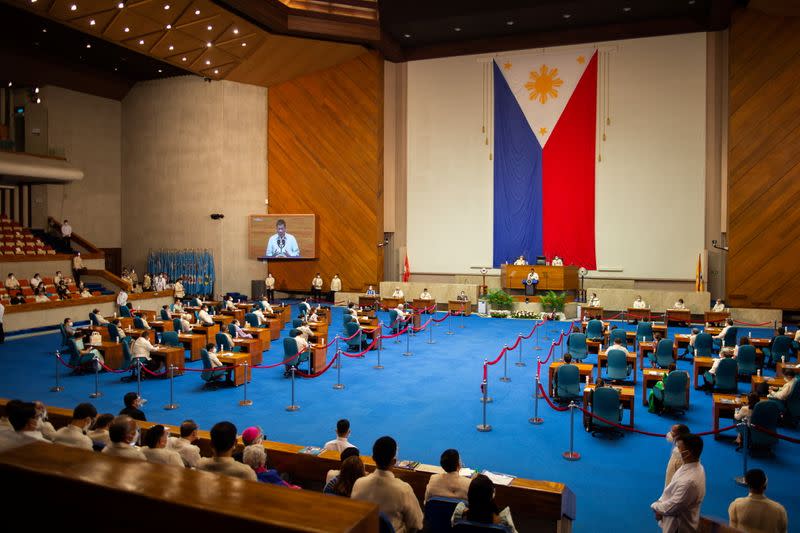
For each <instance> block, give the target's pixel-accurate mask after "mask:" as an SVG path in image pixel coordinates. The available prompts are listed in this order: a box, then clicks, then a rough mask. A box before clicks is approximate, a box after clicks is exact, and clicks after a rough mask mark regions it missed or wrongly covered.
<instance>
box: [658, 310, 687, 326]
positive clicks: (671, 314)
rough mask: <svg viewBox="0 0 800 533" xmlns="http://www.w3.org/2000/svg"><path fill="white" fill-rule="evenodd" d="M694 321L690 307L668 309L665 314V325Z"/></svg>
mask: <svg viewBox="0 0 800 533" xmlns="http://www.w3.org/2000/svg"><path fill="white" fill-rule="evenodd" d="M673 322H677V323H686V324H691V323H692V312H691V311H689V310H688V309H667V311H666V313H665V314H664V325H667V326H669V325H670V324H671V323H673Z"/></svg>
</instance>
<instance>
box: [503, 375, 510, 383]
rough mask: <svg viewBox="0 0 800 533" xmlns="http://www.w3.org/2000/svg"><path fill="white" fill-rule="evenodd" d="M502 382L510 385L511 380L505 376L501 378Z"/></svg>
mask: <svg viewBox="0 0 800 533" xmlns="http://www.w3.org/2000/svg"><path fill="white" fill-rule="evenodd" d="M500 381H502V382H503V383H508V382H510V381H511V378H510V377H508V376H503V377H502V378H500Z"/></svg>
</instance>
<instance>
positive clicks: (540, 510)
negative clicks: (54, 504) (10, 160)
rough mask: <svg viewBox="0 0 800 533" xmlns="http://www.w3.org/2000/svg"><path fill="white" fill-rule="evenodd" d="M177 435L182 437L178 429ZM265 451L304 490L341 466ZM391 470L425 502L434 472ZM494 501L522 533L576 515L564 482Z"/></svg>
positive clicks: (285, 449)
mask: <svg viewBox="0 0 800 533" xmlns="http://www.w3.org/2000/svg"><path fill="white" fill-rule="evenodd" d="M6 403H7V400H5V399H0V414H5V405H6ZM47 412H48V415H49V418H50V422H52V423H53V425H54V426H55V427H56V428H59V427H62V426H64V425H66V424H68V423H69V421H70V419H71V417H72V411H71V410H69V409H63V408H59V407H50V406H48V407H47ZM156 423H157V422H139V423H138V424H139V427H140V428H141V429H142V432H143V433H146V432H147V429H149V428H150V427H152V426H154V425H155V424H156ZM165 425H169V424H165ZM174 429H177V428H174ZM198 434H199V437H200V438H199V441H197V442H196V443H195V444H197V445H198V446H199V447H200V452H201V455H203V456H204V457H210V456H211V455H212V451H211V439H210V435H209V433H208V432H207V431H199V432H198ZM173 435H174V436H179V435H178V433H177V432H175V431H173ZM240 445H241V443H240ZM264 447H265V449H266V450H267V457H268V461H269V466H270V468H276V469H277V470H278V471H280V472H282V473H287V474H289V476H290V477H291V479H292V481H293V482H295V483H298V484H300V485H302V486H305V487H321V486H322V484H323V482H324V480H325V475H326V473H327V472H328V470H332V469H338V468H339V465H340V461H339V454H338V453H337V452H331V451H324V452H322V453H321V454H320V455H318V456H314V455H308V454H303V453H298V452H299V450H300V449H302V448H303V446H300V445H296V444H287V443H282V442H274V441H266V442H264ZM361 459H362V461H363V462H364V465H365V466H366V468H367V470H368V471H372V470H374V469H375V463H374V461H373V460H372V458H371V457H369V456H362V457H361ZM392 471H393V473H394V475H395V476H396V477H398V478H400V479H402V480H403V481H406V482H407V483H409V484H410V485H411V487H412V488H413V489H414V493H415V494H416V496H417V498H418V499H419V501H420V504H422V502H423V501H424V496H425V488H426V487H427V485H428V480H429V479H430V476H431V474H430V473H429V472H423V471H420V470H405V469H402V468H394V469H393V470H392ZM496 501H497V504H498V505H499V506H500V507H501V508H502V507H505V506H509V507H510V508H511V511H512V514H513V517H514V523H515V525H516V526H517V530H518V531H551V532H557V533H568V532H569V531H571V529H572V521H573V520H574V519H575V516H576V503H575V494H574V493H573V492H572V491H571V490H570V489H569V487H567V486H566V485H564V484H563V483H555V482H550V481H536V480H530V479H522V478H516V479H514V481H512V483H511V485H508V486H499V485H498V486H497V487H496Z"/></svg>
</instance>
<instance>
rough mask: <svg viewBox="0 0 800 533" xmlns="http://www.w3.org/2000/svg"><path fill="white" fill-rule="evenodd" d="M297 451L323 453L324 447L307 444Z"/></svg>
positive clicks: (309, 453) (312, 453) (314, 453)
mask: <svg viewBox="0 0 800 533" xmlns="http://www.w3.org/2000/svg"><path fill="white" fill-rule="evenodd" d="M297 453H305V454H307V455H319V454H321V453H322V448H320V447H319V446H306V447H304V448H300V449H299V450H297Z"/></svg>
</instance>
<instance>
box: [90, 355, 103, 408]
mask: <svg viewBox="0 0 800 533" xmlns="http://www.w3.org/2000/svg"><path fill="white" fill-rule="evenodd" d="M92 363H93V366H94V392H93V393H91V394H90V395H89V398H100V397H102V396H103V393H102V392H100V360H99V359H98V358H97V356H94V357H93V358H92Z"/></svg>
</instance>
